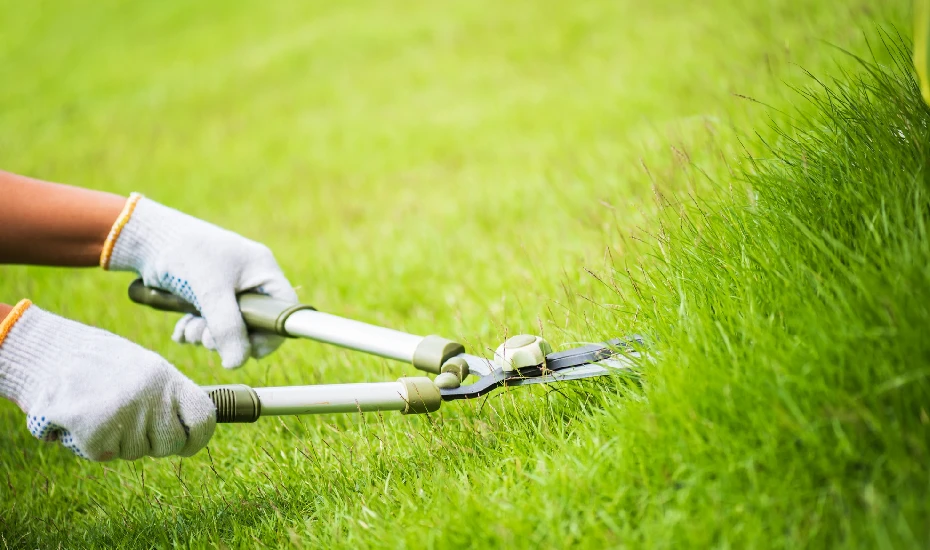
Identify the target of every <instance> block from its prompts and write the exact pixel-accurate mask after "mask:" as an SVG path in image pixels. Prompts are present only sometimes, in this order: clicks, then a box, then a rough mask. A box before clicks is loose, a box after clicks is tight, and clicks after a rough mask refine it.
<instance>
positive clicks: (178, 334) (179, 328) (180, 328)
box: [171, 313, 194, 344]
mask: <svg viewBox="0 0 930 550" xmlns="http://www.w3.org/2000/svg"><path fill="white" fill-rule="evenodd" d="M193 317H194V316H193V315H191V314H190V313H188V314H187V315H185V316H184V317H181V318H180V319H178V322H177V323H175V324H174V332H172V333H171V339H172V340H174V341H175V342H177V343H179V344H183V343H184V331H185V329H186V328H187V324H188V323H189V322H190V320H191V319H192V318H193Z"/></svg>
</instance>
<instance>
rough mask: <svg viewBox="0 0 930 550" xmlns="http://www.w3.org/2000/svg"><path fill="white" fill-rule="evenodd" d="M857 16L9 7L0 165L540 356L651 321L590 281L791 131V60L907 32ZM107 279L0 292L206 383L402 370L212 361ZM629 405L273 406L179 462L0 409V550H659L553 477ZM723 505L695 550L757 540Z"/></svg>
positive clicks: (656, 8)
mask: <svg viewBox="0 0 930 550" xmlns="http://www.w3.org/2000/svg"><path fill="white" fill-rule="evenodd" d="M874 4H878V3H875V2H872V3H867V2H840V3H833V2H826V1H822V0H821V1H816V0H763V1H759V2H745V3H742V2H737V3H734V2H722V1H714V2H670V1H664V0H663V1H660V2H635V1H629V0H622V1H592V2H522V1H521V2H487V1H475V2H341V3H324V2H312V3H311V2H290V3H283V2H263V3H246V2H212V3H211V2H200V3H192V2H148V3H126V2H95V3H90V2H47V3H43V2H37V3H22V2H16V3H14V2H3V3H2V4H0V168H3V169H6V170H10V171H14V172H19V173H24V174H28V175H32V176H36V177H40V178H43V179H49V180H54V181H61V182H67V183H72V184H76V185H82V186H86V187H90V188H96V189H105V190H110V191H114V192H118V193H123V194H127V193H129V192H131V191H139V192H142V193H144V194H146V195H147V196H149V197H151V198H154V199H156V200H158V201H160V202H163V203H165V204H168V205H170V206H173V207H176V208H179V209H181V210H184V211H186V212H188V213H190V214H193V215H196V216H199V217H202V218H204V219H207V220H209V221H212V222H215V223H218V224H220V225H223V226H225V227H227V228H229V229H232V230H235V231H237V232H240V233H242V234H243V235H245V236H248V237H250V238H253V239H256V240H259V241H262V242H264V243H265V244H267V245H268V246H270V247H271V248H272V250H274V251H275V253H276V255H277V258H278V261H279V263H280V264H281V266H282V267H283V268H284V270H285V272H286V273H287V274H288V276H289V277H290V279H291V281H292V283H294V285H295V286H296V287H297V288H298V292H299V294H300V295H301V298H302V300H304V301H306V302H307V303H311V304H313V305H315V306H316V307H317V308H319V309H321V310H324V311H328V312H331V313H335V314H339V315H343V316H348V317H352V318H357V319H360V320H365V321H368V322H373V323H378V324H383V325H386V326H390V327H394V328H398V329H404V330H407V331H410V332H414V333H418V334H441V335H445V336H448V337H451V338H456V339H459V340H460V341H462V342H464V343H466V344H467V346H468V347H469V348H470V350H472V351H473V352H477V353H489V350H493V349H494V348H495V347H496V346H497V345H498V344H499V343H500V342H501V341H502V340H503V339H504V338H506V337H507V336H508V335H513V334H518V333H523V332H530V333H540V334H543V335H544V336H546V337H547V338H548V339H549V340H550V342H551V343H552V344H553V345H554V346H555V347H556V348H557V349H559V348H564V347H568V346H571V345H573V344H576V343H577V342H589V341H599V340H603V339H606V338H610V337H615V336H622V335H624V334H627V333H630V332H633V331H642V330H643V329H644V328H646V329H648V328H649V327H648V326H647V327H643V326H642V324H641V319H640V318H639V316H638V315H637V313H636V312H635V311H629V310H624V309H623V308H621V307H615V306H616V304H617V300H618V298H617V296H616V293H615V291H614V289H613V288H611V285H610V284H609V283H608V284H604V283H602V282H601V281H600V280H599V276H596V275H597V274H599V273H603V272H604V271H605V270H612V269H619V270H620V271H621V272H622V271H623V270H625V269H627V268H629V269H630V270H636V269H638V267H637V266H639V265H640V264H643V263H644V264H648V263H649V262H651V261H653V259H654V258H653V255H652V251H651V250H644V249H643V247H642V246H641V242H642V241H643V240H645V239H648V238H650V236H655V235H661V234H662V233H663V232H664V231H665V230H666V228H665V227H663V226H662V225H661V224H659V222H658V221H657V218H656V213H657V210H658V206H657V204H668V203H670V202H674V201H673V200H672V197H677V199H685V198H689V200H690V198H697V197H702V198H708V199H712V198H713V197H718V196H725V195H727V194H728V193H742V191H741V189H742V187H741V186H742V181H741V178H740V177H739V171H740V169H741V168H743V167H744V165H745V162H744V160H745V157H746V156H747V154H748V153H747V149H748V150H751V151H756V150H759V149H760V140H759V138H758V137H757V136H756V135H755V134H754V132H755V131H759V132H761V133H762V135H763V136H769V137H772V134H773V132H771V130H769V129H768V124H769V118H770V117H774V118H775V119H777V120H783V117H785V116H786V115H784V114H782V113H781V112H780V111H778V110H774V109H770V108H766V107H763V106H762V105H760V102H761V103H767V104H771V105H774V106H775V107H777V108H779V109H785V108H786V106H787V105H788V103H789V102H790V101H793V100H794V99H796V96H793V95H792V92H791V91H790V89H789V87H790V85H805V86H806V85H809V84H810V81H809V80H807V78H806V77H805V75H804V73H803V71H802V70H801V69H799V68H798V67H797V66H800V67H803V68H805V69H808V70H811V71H812V72H814V73H816V74H818V75H824V74H839V72H840V70H841V69H842V68H843V67H850V66H852V63H851V60H850V59H849V58H844V57H842V54H839V53H838V51H837V50H836V49H833V48H831V46H830V44H835V45H838V46H841V47H843V48H847V49H849V50H851V51H854V52H857V53H865V52H867V51H868V48H867V45H866V40H865V37H864V33H865V32H872V31H873V30H874V28H875V26H876V25H878V24H895V25H898V26H901V28H906V26H905V25H906V22H907V19H906V15H907V14H908V11H907V10H908V2H905V1H903V0H894V1H889V2H882V4H883V5H882V6H876V5H874ZM796 65H797V66H796ZM852 70H857V69H852ZM802 108H803V107H802ZM744 147H745V148H744ZM707 176H709V177H707ZM711 180H713V182H712V181H711ZM677 199H675V200H677ZM0 206H2V197H0ZM0 223H2V222H0ZM592 273H593V274H592ZM130 281H131V277H130V276H129V275H127V274H108V273H103V272H100V271H99V270H83V271H67V270H58V269H48V268H26V267H2V268H0V300H2V301H4V302H7V303H11V302H15V301H16V300H18V299H20V298H22V297H29V298H31V299H32V300H33V301H34V302H36V303H37V304H38V305H40V306H42V307H44V308H46V309H49V310H51V311H54V312H57V313H60V314H62V315H65V316H68V317H71V318H74V319H77V320H80V321H83V322H86V323H89V324H93V325H95V326H99V327H102V328H106V329H108V330H111V331H113V332H116V333H118V334H120V335H123V336H126V337H128V338H130V339H132V340H134V341H136V342H138V343H140V344H142V345H144V346H147V347H150V348H152V349H154V350H156V351H158V352H159V353H161V354H163V355H164V356H165V357H166V358H167V359H168V360H170V361H172V362H173V363H174V364H175V365H177V366H178V368H179V369H181V370H182V371H183V372H185V373H186V374H187V375H189V376H190V377H191V378H193V379H194V380H195V381H197V382H198V383H202V384H213V383H232V382H242V383H248V384H251V385H253V386H260V385H283V384H318V383H338V382H361V381H384V380H393V379H396V378H398V377H400V376H402V375H404V374H412V373H414V372H415V371H414V370H413V369H412V367H409V366H405V365H400V364H396V363H392V362H389V361H386V360H381V359H377V358H371V357H366V356H363V355H361V354H358V353H353V352H348V351H343V350H339V349H335V348H330V347H326V346H323V345H320V344H317V343H313V342H307V341H292V342H289V343H288V344H287V345H286V347H284V348H282V349H281V350H280V351H279V352H278V353H276V354H275V355H273V356H272V357H270V358H269V359H267V360H264V361H262V362H258V363H256V362H252V363H250V364H248V365H246V366H245V367H243V368H242V369H240V370H237V371H224V370H223V369H222V367H221V366H220V364H219V361H218V360H217V358H216V357H214V356H213V355H211V354H210V353H209V352H207V351H205V350H202V349H195V348H188V347H180V346H177V345H175V344H173V343H172V342H171V341H170V339H169V335H170V332H171V328H172V326H173V322H174V320H175V319H176V316H173V315H170V314H163V313H158V312H154V311H148V310H144V309H141V308H139V307H137V306H134V305H132V304H131V303H130V302H129V301H128V300H127V299H126V298H125V287H126V285H128V283H129V282H130ZM647 292H648V291H647ZM694 361H695V363H697V364H698V365H699V363H700V361H699V358H695V359H694ZM114 383H118V381H114ZM660 385H661V384H660ZM573 388H574V389H573ZM648 399H649V392H648V391H645V392H643V391H640V390H639V389H637V388H634V386H630V385H627V384H626V383H625V382H623V381H619V382H617V381H614V382H608V383H582V384H577V385H573V386H571V387H569V386H564V387H563V388H562V389H561V391H560V392H556V393H547V391H546V390H545V389H541V388H534V389H532V390H518V391H514V392H506V393H501V394H498V395H497V396H494V397H492V398H490V399H487V400H481V401H476V402H468V403H459V402H456V403H452V404H447V405H446V406H444V407H443V408H442V410H441V412H440V413H437V414H434V415H430V417H429V418H427V417H404V416H401V415H395V414H386V415H383V416H381V415H369V416H365V417H361V416H359V415H342V416H338V415H329V416H321V417H304V418H300V419H297V418H286V419H275V418H268V419H262V420H260V421H259V422H257V423H256V424H254V425H233V426H220V427H218V428H217V431H216V435H215V436H214V439H213V440H212V441H211V443H210V445H209V452H207V451H204V452H201V453H200V454H198V455H197V456H195V457H193V458H190V459H184V460H179V459H177V458H172V459H165V460H151V459H143V460H140V461H136V462H134V463H124V462H113V463H107V464H103V465H101V464H92V463H89V462H85V461H81V460H79V459H76V458H74V457H73V456H71V454H70V452H68V451H66V450H64V449H61V448H58V447H57V446H52V445H46V444H42V443H40V442H38V441H36V440H34V439H32V438H31V436H30V435H29V433H28V432H27V431H26V429H25V422H24V418H23V415H22V413H21V412H20V411H19V410H18V409H17V408H16V407H15V406H13V405H12V404H9V403H2V404H0V438H2V443H0V501H2V502H0V535H2V538H0V543H2V544H5V545H6V546H9V547H20V546H30V547H36V546H38V547H54V546H57V545H59V544H61V545H62V546H63V547H84V546H90V547H95V546H96V547H113V546H116V545H125V546H138V547H149V546H152V545H157V546H172V545H174V546H186V545H188V544H190V545H193V546H202V545H203V546H213V545H216V546H224V545H225V546H228V547H252V546H260V545H265V546H268V547H277V546H283V545H293V546H309V547H319V546H325V547H440V546H479V545H485V544H488V545H491V544H497V545H503V544H506V545H508V546H517V547H524V546H526V547H529V546H535V545H540V544H541V545H543V546H549V547H560V546H564V545H568V544H577V545H581V546H589V545H590V546H600V545H604V544H611V545H623V544H624V543H626V544H631V545H634V546H635V545H637V543H639V544H663V543H664V544H672V543H673V542H674V541H675V540H676V539H675V533H679V534H680V532H678V531H676V530H675V527H674V526H675V525H676V522H677V521H683V520H685V519H687V520H689V521H700V520H701V519H702V518H701V517H699V516H693V517H688V516H684V515H682V514H683V513H682V512H676V511H675V509H674V508H675V507H674V506H673V505H674V504H675V503H674V501H673V500H672V501H669V502H663V503H659V504H658V505H659V506H660V507H661V506H664V505H666V504H668V506H669V516H668V517H667V520H668V526H669V530H668V532H667V533H665V535H662V534H660V533H661V529H660V527H661V525H660V524H659V523H656V522H652V523H650V526H651V527H650V528H651V529H654V531H648V532H645V531H644V532H637V530H636V528H635V527H630V526H629V519H630V518H628V517H626V518H625V517H624V512H623V511H622V510H618V509H613V508H611V507H610V506H609V505H606V504H605V503H604V502H601V501H591V502H590V503H589V504H590V506H587V505H584V504H587V503H585V502H584V498H583V497H582V498H579V495H578V494H577V493H576V490H577V489H578V488H577V487H575V486H573V481H572V480H573V479H576V478H575V476H574V474H573V472H574V473H577V472H596V471H599V469H604V468H607V469H609V464H610V462H611V460H612V456H613V455H612V453H614V452H620V451H618V450H617V446H616V445H614V443H616V442H617V441H620V440H622V437H623V434H622V433H610V431H609V430H599V429H596V425H597V423H598V422H601V421H602V418H603V414H601V412H602V411H604V410H611V411H613V413H614V414H623V412H622V410H623V404H624V403H625V400H634V401H643V400H647V401H648ZM695 429H696V430H697V429H699V427H698V426H696V427H695ZM578 448H584V449H595V450H597V449H604V451H603V452H600V453H599V452H592V453H590V454H587V455H584V454H579V452H578V450H577V449H578ZM571 449H574V451H572V452H571V453H569V450H571ZM620 449H622V445H621V446H620ZM653 451H654V452H656V453H658V454H663V453H665V454H674V453H676V452H678V451H676V450H675V449H674V448H673V446H670V447H669V448H666V449H655V450H650V452H653ZM566 453H568V454H566ZM563 456H571V457H572V458H571V460H568V461H564V462H563V461H562V460H561V459H560V458H561V457H563ZM734 460H736V461H737V462H738V459H734ZM674 474H675V472H668V476H669V479H671V478H672V477H674ZM644 476H645V473H644ZM611 479H613V478H611ZM537 486H545V487H547V488H548V490H546V491H540V492H539V493H538V494H537V493H536V489H535V488H536V487H537ZM553 487H556V488H558V487H561V489H559V490H554V489H553ZM608 489H610V488H601V490H602V491H606V490H608ZM615 490H616V493H617V494H618V495H619V494H626V493H627V492H628V491H630V489H629V488H628V487H623V486H617V487H615ZM639 490H640V491H642V487H640V488H639ZM559 491H562V492H561V493H560V492H559ZM657 491H658V489H657ZM608 492H609V491H608ZM559 494H561V495H563V496H564V502H562V501H561V500H560V499H555V500H553V495H559ZM642 494H643V495H646V496H644V497H643V498H648V495H649V494H650V491H649V490H645V491H642ZM663 494H664V495H666V496H665V497H663V498H670V497H668V496H667V493H663ZM717 496H718V497H719V498H718V499H717V500H709V501H707V502H706V503H704V505H705V506H706V507H707V509H708V510H707V516H706V517H705V518H703V519H704V520H706V521H707V529H706V533H707V537H708V538H707V539H704V540H701V539H700V538H698V539H694V538H693V536H694V533H693V532H691V531H689V532H690V533H691V534H690V535H689V536H691V537H692V538H691V539H689V540H692V541H696V542H698V543H700V542H703V543H709V542H711V541H716V542H721V540H727V539H729V538H733V539H734V540H743V541H744V542H746V541H751V542H752V543H753V544H756V545H761V546H767V545H769V544H775V541H774V540H766V539H765V538H760V537H761V535H760V534H761V533H763V532H764V531H762V530H753V529H755V528H756V527H758V525H760V524H764V521H762V522H761V523H760V522H755V523H753V525H754V526H755V527H753V528H752V529H746V530H742V527H741V525H740V524H739V523H736V524H731V525H729V526H728V525H722V524H716V523H714V521H715V520H718V519H720V517H722V516H720V515H716V514H715V513H714V510H713V508H714V507H716V506H720V505H722V504H721V503H726V504H727V505H734V506H738V502H739V500H740V498H742V497H743V496H745V495H741V494H739V493H733V494H721V495H717ZM674 498H678V497H674ZM682 498H684V497H682ZM679 504H680V503H679ZM676 513H677V514H678V515H677V516H676V515H675V514H676ZM469 525H470V527H468V528H464V526H469ZM728 527H730V528H732V532H731V533H729V534H730V535H732V537H727V536H723V537H722V538H716V537H714V536H713V534H716V535H718V536H719V535H720V534H721V533H723V534H727V533H728ZM827 528H829V526H826V527H823V529H827ZM814 532H815V533H816V530H815V531H814ZM795 534H796V533H795ZM781 535H785V536H793V534H792V533H780V534H779V536H781ZM743 536H744V537H746V538H745V539H740V537H743ZM753 537H755V538H753ZM801 540H803V537H801ZM678 542H679V543H680V542H681V540H678Z"/></svg>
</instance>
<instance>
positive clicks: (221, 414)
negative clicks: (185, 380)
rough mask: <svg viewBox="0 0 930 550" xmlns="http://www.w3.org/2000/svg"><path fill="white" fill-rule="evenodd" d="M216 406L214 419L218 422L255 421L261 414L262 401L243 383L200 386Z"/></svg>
mask: <svg viewBox="0 0 930 550" xmlns="http://www.w3.org/2000/svg"><path fill="white" fill-rule="evenodd" d="M202 389H203V390H204V391H205V392H207V395H209V396H210V399H211V400H212V401H213V404H214V405H215V406H216V421H217V422H218V423H220V424H230V423H233V422H255V421H256V420H258V417H259V416H261V415H262V402H261V401H259V399H258V394H257V393H255V390H253V389H252V388H250V387H248V386H246V385H245V384H226V385H224V386H202Z"/></svg>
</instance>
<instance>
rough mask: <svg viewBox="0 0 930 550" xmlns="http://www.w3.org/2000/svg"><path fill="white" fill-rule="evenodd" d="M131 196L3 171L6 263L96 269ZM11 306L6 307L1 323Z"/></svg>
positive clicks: (0, 260) (0, 241)
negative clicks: (115, 224) (116, 221)
mask: <svg viewBox="0 0 930 550" xmlns="http://www.w3.org/2000/svg"><path fill="white" fill-rule="evenodd" d="M125 203H126V197H121V196H119V195H114V194H112V193H104V192H102V191H93V190H90V189H82V188H79V187H71V186H68V185H62V184H58V183H50V182H46V181H40V180H37V179H33V178H27V177H25V176H19V175H16V174H11V173H9V172H3V171H0V223H2V224H3V231H0V264H30V265H48V266H61V267H93V266H97V265H99V264H100V252H101V251H102V249H103V244H104V242H105V241H106V239H107V235H108V234H109V232H110V228H111V227H112V226H113V222H114V221H115V220H116V218H117V217H118V216H119V214H120V211H121V210H122V209H123V205H124V204H125ZM11 309H12V308H11V306H9V305H8V304H2V303H0V319H3V318H5V317H6V316H7V314H9V312H10V310H11Z"/></svg>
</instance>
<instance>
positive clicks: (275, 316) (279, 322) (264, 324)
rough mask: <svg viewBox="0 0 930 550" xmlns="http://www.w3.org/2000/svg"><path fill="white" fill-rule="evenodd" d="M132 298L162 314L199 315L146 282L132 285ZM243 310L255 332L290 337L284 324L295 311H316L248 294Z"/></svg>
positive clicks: (244, 296) (241, 300)
mask: <svg viewBox="0 0 930 550" xmlns="http://www.w3.org/2000/svg"><path fill="white" fill-rule="evenodd" d="M129 299H130V300H132V301H133V302H135V303H137V304H143V305H146V306H149V307H152V308H155V309H159V310H161V311H175V312H177V313H199V312H198V311H197V308H196V307H194V304H191V303H190V302H188V301H186V300H184V299H183V298H181V297H179V296H176V295H174V294H172V293H170V292H168V291H166V290H161V289H160V288H153V287H150V286H145V283H143V282H142V279H136V280H135V281H133V282H132V284H131V285H129ZM238 300H239V311H241V312H242V319H243V320H244V321H245V324H246V326H247V327H249V328H250V329H251V330H264V331H267V332H274V333H276V334H280V335H281V336H290V334H288V333H287V331H286V330H284V322H285V321H287V318H288V317H290V316H291V314H292V313H294V312H295V311H300V310H302V309H310V310H312V309H314V308H313V306H308V305H306V304H300V303H296V304H295V303H292V302H285V301H283V300H277V299H275V298H271V297H270V296H265V295H264V294H256V293H254V292H245V293H242V294H240V295H239V297H238Z"/></svg>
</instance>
